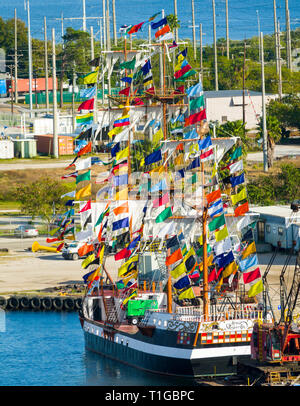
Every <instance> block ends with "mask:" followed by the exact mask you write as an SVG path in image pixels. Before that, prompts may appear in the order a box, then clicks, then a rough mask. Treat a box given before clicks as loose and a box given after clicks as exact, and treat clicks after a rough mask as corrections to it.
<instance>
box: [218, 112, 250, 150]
mask: <svg viewBox="0 0 300 406" xmlns="http://www.w3.org/2000/svg"><path fill="white" fill-rule="evenodd" d="M215 128H216V135H217V137H230V136H231V137H239V138H240V139H241V141H242V152H243V156H246V155H247V151H248V149H249V147H250V140H249V138H248V137H247V133H248V131H249V130H247V129H246V128H245V124H244V123H243V121H242V120H236V121H227V122H226V123H224V124H219V123H218V122H217V124H216V125H215Z"/></svg>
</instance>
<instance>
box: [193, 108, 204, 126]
mask: <svg viewBox="0 0 300 406" xmlns="http://www.w3.org/2000/svg"><path fill="white" fill-rule="evenodd" d="M201 120H206V111H205V109H203V110H201V111H199V113H195V114H192V115H191V116H189V125H192V124H195V123H198V122H199V121H201Z"/></svg>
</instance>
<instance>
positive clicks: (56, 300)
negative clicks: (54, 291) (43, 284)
mask: <svg viewBox="0 0 300 406" xmlns="http://www.w3.org/2000/svg"><path fill="white" fill-rule="evenodd" d="M52 304H53V307H54V309H56V310H62V308H63V304H64V303H63V301H62V299H61V298H60V297H55V298H54V299H53V300H52Z"/></svg>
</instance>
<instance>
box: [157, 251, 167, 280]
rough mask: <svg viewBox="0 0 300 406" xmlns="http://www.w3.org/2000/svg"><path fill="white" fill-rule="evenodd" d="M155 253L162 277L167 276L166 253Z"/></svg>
mask: <svg viewBox="0 0 300 406" xmlns="http://www.w3.org/2000/svg"><path fill="white" fill-rule="evenodd" d="M154 253H155V258H156V261H157V263H158V267H159V270H160V273H161V275H167V274H168V269H167V266H166V253H165V252H162V251H154Z"/></svg>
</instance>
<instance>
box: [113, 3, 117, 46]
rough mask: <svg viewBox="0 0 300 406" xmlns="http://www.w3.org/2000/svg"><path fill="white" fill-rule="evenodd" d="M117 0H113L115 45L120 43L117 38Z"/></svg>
mask: <svg viewBox="0 0 300 406" xmlns="http://www.w3.org/2000/svg"><path fill="white" fill-rule="evenodd" d="M115 3H116V2H115V0H112V13H113V25H114V45H115V46H117V45H118V38H117V22H116V4H115Z"/></svg>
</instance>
